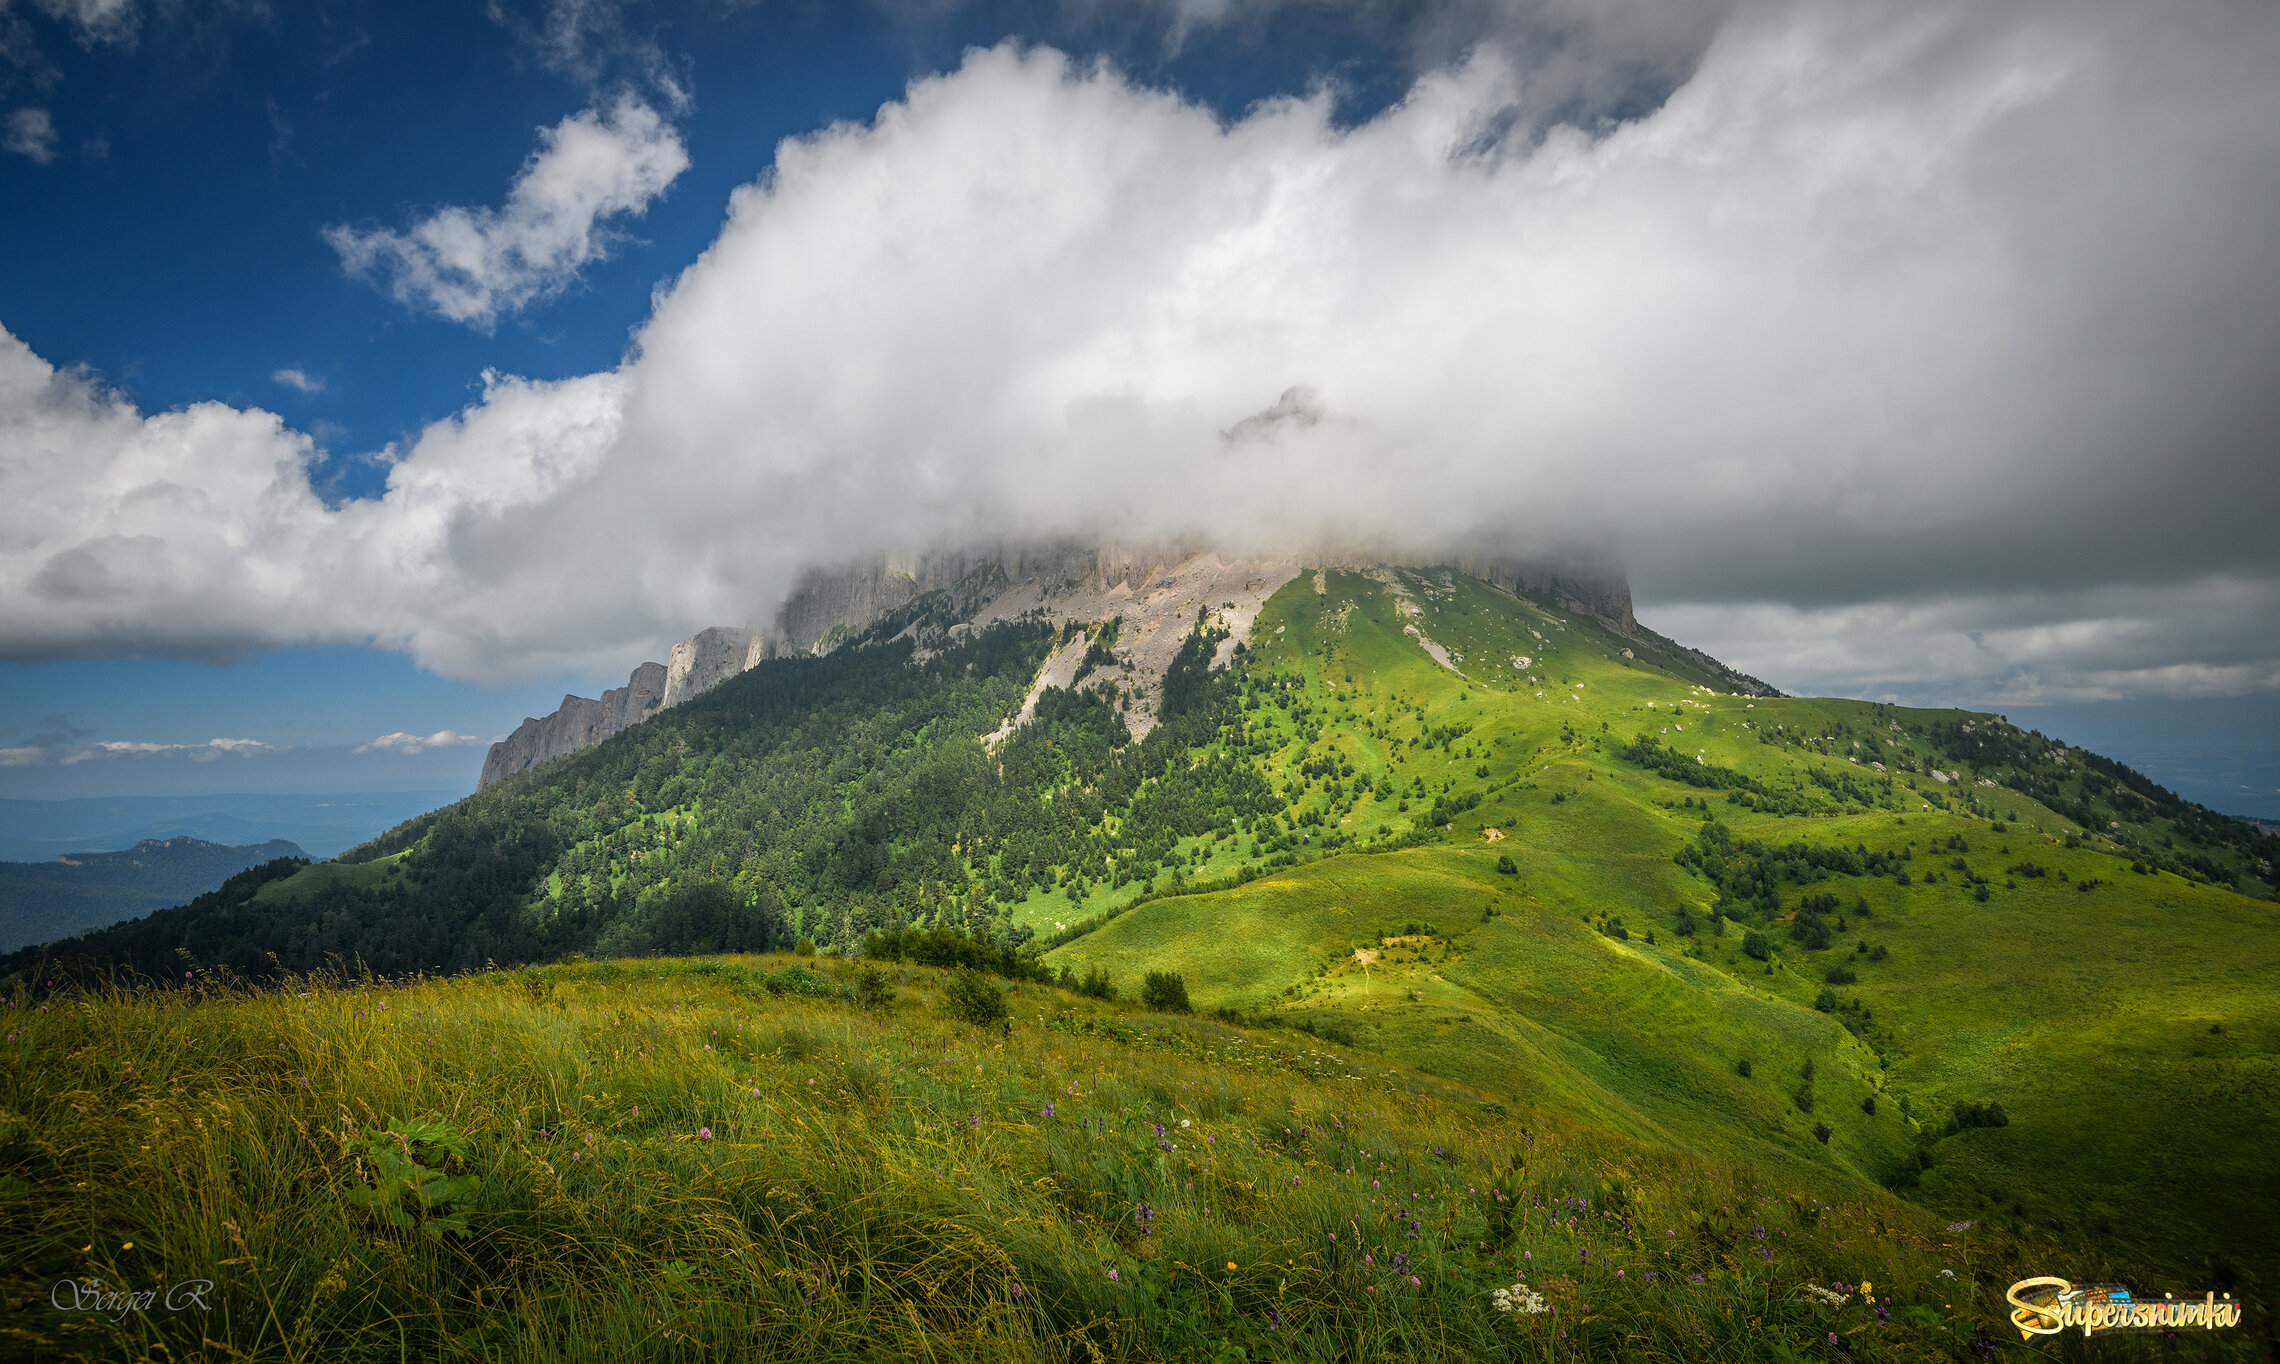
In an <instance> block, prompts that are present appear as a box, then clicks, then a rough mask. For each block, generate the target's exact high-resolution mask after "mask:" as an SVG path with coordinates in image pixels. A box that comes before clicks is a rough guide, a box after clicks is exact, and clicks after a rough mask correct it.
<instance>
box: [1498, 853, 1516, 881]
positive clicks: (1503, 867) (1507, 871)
mask: <svg viewBox="0 0 2280 1364" xmlns="http://www.w3.org/2000/svg"><path fill="white" fill-rule="evenodd" d="M1496 870H1497V871H1498V873H1500V874H1501V875H1505V876H1518V875H1519V874H1520V868H1519V866H1518V865H1517V864H1516V863H1514V862H1513V860H1512V854H1510V853H1499V854H1498V855H1497V858H1496Z"/></svg>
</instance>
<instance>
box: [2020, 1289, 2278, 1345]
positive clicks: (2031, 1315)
mask: <svg viewBox="0 0 2280 1364" xmlns="http://www.w3.org/2000/svg"><path fill="white" fill-rule="evenodd" d="M2003 1298H2004V1301H2006V1302H2008V1303H2010V1304H2011V1307H2012V1312H2011V1324H2012V1325H2013V1326H2016V1327H2018V1328H2019V1338H2020V1339H2021V1340H2032V1339H2033V1338H2034V1337H2036V1336H2055V1335H2057V1334H2058V1333H2059V1332H2061V1331H2065V1330H2070V1329H2074V1328H2080V1329H2081V1332H2082V1334H2083V1335H2085V1336H2088V1335H2092V1334H2095V1333H2096V1332H2099V1331H2164V1330H2177V1329H2180V1328H2184V1327H2199V1328H2201V1329H2203V1330H2209V1331H2214V1330H2218V1329H2220V1328H2222V1327H2227V1326H2238V1325H2240V1316H2241V1309H2242V1304H2240V1303H2237V1302H2234V1301H2233V1300H2232V1294H2230V1293H2222V1294H2219V1293H2206V1294H2203V1295H2202V1296H2200V1297H2198V1298H2178V1297H2174V1296H2172V1295H2170V1294H2167V1293H2164V1294H2162V1295H2161V1296H2160V1297H2158V1298H2138V1297H2133V1296H2132V1295H2131V1293H2130V1290H2128V1289H2127V1288H2123V1287H2121V1286H2119V1285H2117V1284H2083V1285H2080V1286H2077V1285H2075V1284H2074V1283H2073V1281H2071V1280H2068V1279H2059V1278H2051V1277H2048V1276H2044V1277H2039V1278H2033V1279H2021V1280H2019V1281H2018V1282H2017V1283H2015V1284H2012V1285H2011V1290H2010V1291H2009V1292H2008V1293H2005V1294H2004V1295H2003Z"/></svg>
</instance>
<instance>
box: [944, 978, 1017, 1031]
mask: <svg viewBox="0 0 2280 1364" xmlns="http://www.w3.org/2000/svg"><path fill="white" fill-rule="evenodd" d="M942 1001H943V1004H944V1005H945V1006H946V1007H948V1009H949V1010H950V1016H951V1017H952V1018H955V1019H958V1020H960V1021H961V1022H965V1023H971V1024H973V1025H974V1026H975V1027H977V1028H987V1027H990V1026H993V1025H995V1024H999V1023H1003V1022H1005V1019H1006V1009H1005V991H1003V990H1001V989H999V988H998V987H997V983H996V982H995V981H992V980H991V979H990V978H989V977H988V976H985V975H983V974H982V973H981V972H979V971H976V970H974V969H972V968H971V967H967V968H962V969H960V970H959V971H957V972H956V973H955V974H953V975H952V976H951V977H950V983H949V984H948V985H946V986H944V987H943V990H942Z"/></svg>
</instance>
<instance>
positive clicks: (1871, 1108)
mask: <svg viewBox="0 0 2280 1364" xmlns="http://www.w3.org/2000/svg"><path fill="white" fill-rule="evenodd" d="M1860 1111H1861V1112H1863V1113H1866V1114H1867V1115H1868V1116H1870V1117H1872V1118H1873V1117H1875V1116H1876V1096H1875V1095H1874V1094H1869V1095H1865V1096H1863V1097H1862V1099H1861V1101H1860Z"/></svg>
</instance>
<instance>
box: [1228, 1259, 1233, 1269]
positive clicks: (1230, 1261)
mask: <svg viewBox="0 0 2280 1364" xmlns="http://www.w3.org/2000/svg"><path fill="white" fill-rule="evenodd" d="M1227 1267H1228V1268H1229V1269H1233V1268H1234V1267H1235V1262H1234V1261H1233V1260H1229V1261H1228V1262H1227Z"/></svg>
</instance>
